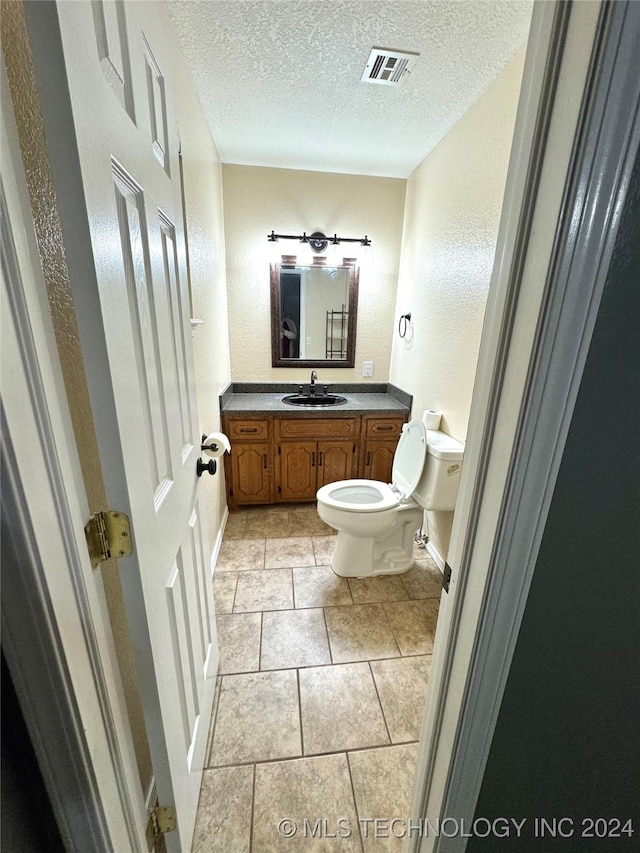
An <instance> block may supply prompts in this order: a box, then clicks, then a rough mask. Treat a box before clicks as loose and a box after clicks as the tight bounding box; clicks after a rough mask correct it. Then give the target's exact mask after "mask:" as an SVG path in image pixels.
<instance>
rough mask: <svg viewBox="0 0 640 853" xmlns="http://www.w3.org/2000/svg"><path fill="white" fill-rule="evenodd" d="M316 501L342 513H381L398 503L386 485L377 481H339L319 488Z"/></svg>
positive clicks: (395, 496)
mask: <svg viewBox="0 0 640 853" xmlns="http://www.w3.org/2000/svg"><path fill="white" fill-rule="evenodd" d="M317 499H318V501H322V502H323V503H324V504H326V505H327V506H331V507H334V509H340V510H343V511H344V512H358V513H370V512H382V510H385V509H392V508H393V507H394V506H397V505H398V504H399V503H400V496H399V495H398V494H396V493H395V492H394V491H393V490H392V488H391V486H390V485H389V484H388V483H383V482H382V481H379V480H339V481H338V482H337V483H328V484H327V485H326V486H321V488H320V489H318V494H317Z"/></svg>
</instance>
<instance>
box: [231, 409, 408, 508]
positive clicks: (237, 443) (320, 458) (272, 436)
mask: <svg viewBox="0 0 640 853" xmlns="http://www.w3.org/2000/svg"><path fill="white" fill-rule="evenodd" d="M405 421H406V416H404V415H374V414H372V415H363V416H362V417H360V416H354V417H347V418H335V417H334V418H330V417H327V418H324V417H323V418H295V417H288V416H287V417H280V416H278V415H276V416H274V415H261V416H257V415H256V416H251V415H237V416H236V415H226V416H224V417H223V420H222V428H223V430H224V432H226V434H227V435H228V436H229V439H230V441H231V453H230V454H225V457H224V461H225V473H226V480H227V499H228V503H229V507H230V508H231V509H235V508H237V507H238V506H243V505H251V504H270V503H291V502H296V501H312V500H314V499H315V496H316V492H317V490H318V489H319V488H320V486H324V485H326V484H327V483H335V482H336V481H338V480H348V479H351V478H352V477H363V478H367V479H372V480H382V481H384V482H386V483H388V482H390V481H391V466H392V464H393V454H394V452H395V449H396V446H397V443H398V438H399V437H400V432H401V430H402V425H403V424H404V423H405Z"/></svg>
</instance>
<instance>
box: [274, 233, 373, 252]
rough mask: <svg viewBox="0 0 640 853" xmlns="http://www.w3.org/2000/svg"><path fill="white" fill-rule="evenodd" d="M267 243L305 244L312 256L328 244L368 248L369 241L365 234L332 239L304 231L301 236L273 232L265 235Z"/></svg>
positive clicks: (335, 235) (324, 235)
mask: <svg viewBox="0 0 640 853" xmlns="http://www.w3.org/2000/svg"><path fill="white" fill-rule="evenodd" d="M267 240H268V241H269V243H277V242H278V240H298V241H299V242H300V243H307V244H308V245H309V247H310V249H311V251H312V252H313V253H314V254H319V253H320V252H324V250H325V249H326V248H327V246H328V245H329V243H331V245H332V246H339V245H340V244H341V243H360V245H361V246H370V245H371V240H370V239H369V238H368V237H367V235H366V234H365V236H364V237H338V235H337V234H334V235H333V237H327V235H326V234H323V233H322V231H314V232H313V234H307V233H306V231H305V232H303V234H302V235H299V234H276V233H275V232H274V231H272V232H271V234H267Z"/></svg>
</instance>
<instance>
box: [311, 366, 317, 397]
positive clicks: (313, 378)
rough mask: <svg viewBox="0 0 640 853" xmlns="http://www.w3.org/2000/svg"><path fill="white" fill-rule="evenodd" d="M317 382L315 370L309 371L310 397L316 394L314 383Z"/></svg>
mask: <svg viewBox="0 0 640 853" xmlns="http://www.w3.org/2000/svg"><path fill="white" fill-rule="evenodd" d="M317 381H318V374H317V373H316V372H315V370H312V371H311V381H310V383H309V394H310V396H311V397H313V396H314V394H315V393H316V382H317Z"/></svg>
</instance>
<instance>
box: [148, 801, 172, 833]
mask: <svg viewBox="0 0 640 853" xmlns="http://www.w3.org/2000/svg"><path fill="white" fill-rule="evenodd" d="M175 828H176V810H175V809H174V808H172V806H156V807H155V809H153V811H152V812H151V814H150V815H149V824H148V826H147V835H152V836H153V838H158V837H159V836H160V835H164V834H165V833H166V832H173V830H174V829H175Z"/></svg>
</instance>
